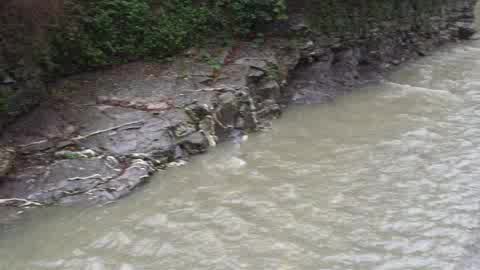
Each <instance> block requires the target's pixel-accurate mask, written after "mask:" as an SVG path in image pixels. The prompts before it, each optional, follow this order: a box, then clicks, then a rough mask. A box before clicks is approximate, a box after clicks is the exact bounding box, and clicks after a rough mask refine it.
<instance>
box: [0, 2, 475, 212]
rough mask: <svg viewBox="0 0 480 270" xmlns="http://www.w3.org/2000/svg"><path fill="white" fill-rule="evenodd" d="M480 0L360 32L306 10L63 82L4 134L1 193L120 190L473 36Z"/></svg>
mask: <svg viewBox="0 0 480 270" xmlns="http://www.w3.org/2000/svg"><path fill="white" fill-rule="evenodd" d="M474 2H475V1H463V2H461V1H460V2H458V3H457V2H453V1H452V2H451V3H450V2H449V3H448V5H446V6H445V7H444V8H445V9H444V10H441V9H438V10H436V12H439V14H430V13H425V14H424V13H421V14H416V13H415V12H419V11H418V9H415V5H414V6H412V7H410V6H409V5H410V4H409V5H406V6H405V8H406V11H407V10H410V11H411V12H412V13H411V14H409V15H408V16H405V17H401V18H398V20H395V21H394V23H393V24H392V22H393V21H389V25H390V26H391V27H390V28H389V29H390V30H388V31H387V30H386V31H379V29H383V28H384V27H385V23H386V22H385V21H383V19H378V18H376V17H372V18H371V19H372V24H373V26H378V27H379V28H376V27H372V29H370V31H368V32H366V33H363V34H362V33H357V34H352V33H351V34H352V35H346V34H345V33H342V32H341V31H337V32H335V33H332V34H331V35H330V36H326V35H324V34H321V33H316V32H315V31H313V30H312V29H310V28H309V27H308V26H307V24H306V22H304V21H302V18H303V19H304V17H305V16H291V21H290V22H289V23H290V25H288V26H285V25H284V26H283V28H282V30H280V31H279V33H276V34H275V35H273V36H267V37H262V38H261V39H256V40H254V41H251V42H237V43H235V44H233V45H232V46H229V47H223V48H220V47H213V48H209V49H207V48H205V49H191V50H189V51H187V52H185V54H184V55H179V56H178V57H176V58H175V59H174V60H173V61H172V62H170V63H166V64H146V63H140V62H139V63H132V64H128V65H125V66H121V67H118V68H114V69H112V70H107V71H102V72H97V73H93V74H82V75H79V76H76V77H72V78H67V79H66V80H62V81H60V82H58V83H56V84H54V85H52V86H51V92H52V94H53V96H52V99H51V101H50V102H47V103H45V104H43V105H41V106H40V107H39V108H38V109H36V110H35V111H33V112H32V113H30V114H29V115H27V116H25V117H23V118H21V119H19V120H18V121H17V122H16V123H15V124H13V125H11V126H10V127H9V128H7V129H6V130H4V131H3V132H2V138H1V142H2V143H3V144H5V145H10V146H13V147H14V148H15V149H16V150H17V156H16V159H15V164H16V166H15V168H14V170H13V171H12V172H10V173H9V177H8V178H2V179H4V180H3V181H2V183H1V185H2V188H0V196H1V197H2V198H11V197H15V198H21V199H28V200H30V201H33V202H35V203H40V204H44V205H50V204H57V203H60V204H75V203H87V204H95V203H103V202H109V201H112V200H116V199H118V198H120V197H123V196H125V195H126V194H129V193H130V192H131V191H132V190H133V189H135V188H136V187H137V186H139V185H141V184H143V183H145V181H146V180H147V179H148V178H149V176H150V175H151V174H152V173H153V172H155V171H157V170H158V169H163V168H165V167H168V166H174V165H175V164H176V162H178V161H179V160H182V159H187V158H188V157H189V156H192V155H195V154H199V153H203V152H205V151H207V149H208V148H210V147H212V146H215V145H217V143H219V142H222V141H224V140H227V139H229V138H230V137H231V136H232V135H235V134H240V135H241V134H242V133H245V132H249V131H256V130H260V129H263V128H264V127H268V126H269V121H270V120H271V119H273V118H276V117H278V116H279V115H280V114H281V113H282V111H283V108H284V107H285V105H286V104H288V102H289V101H290V100H292V99H293V100H294V101H296V102H299V103H319V102H324V101H331V100H332V99H333V98H334V97H335V96H336V95H338V94H341V93H344V92H349V91H351V90H352V89H354V88H355V87H358V86H359V85H362V84H364V83H367V82H369V81H375V80H377V81H378V80H379V78H380V77H379V75H380V74H383V73H384V72H385V71H387V70H389V69H390V67H392V66H395V65H399V64H401V63H402V62H405V61H407V60H408V59H412V58H416V57H418V56H419V55H425V54H428V53H429V52H430V51H432V50H433V49H434V48H437V47H438V46H440V45H441V44H445V43H448V42H451V41H457V40H458V39H459V38H467V37H468V36H469V35H471V34H472V33H473V28H472V23H473V4H474ZM390 8H391V7H390ZM432 11H433V10H432ZM446 11H448V12H446ZM377 15H378V14H377ZM435 15H438V16H435ZM440 15H441V16H440ZM380 17H382V16H380ZM420 19H421V20H420ZM299 20H300V21H299ZM419 23H421V24H422V27H419ZM392 27H393V28H392ZM7 161H8V162H10V160H7ZM4 173H5V172H3V171H1V172H0V175H2V174H4ZM8 202H12V201H8ZM13 202H17V201H15V200H14V201H13ZM18 202H19V203H20V204H23V203H24V201H22V200H20V201H18Z"/></svg>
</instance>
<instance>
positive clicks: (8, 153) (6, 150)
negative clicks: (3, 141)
mask: <svg viewBox="0 0 480 270" xmlns="http://www.w3.org/2000/svg"><path fill="white" fill-rule="evenodd" d="M15 156H16V151H15V149H14V148H12V147H7V146H0V176H5V175H7V174H8V173H9V172H10V170H11V169H12V168H13V165H14V162H15Z"/></svg>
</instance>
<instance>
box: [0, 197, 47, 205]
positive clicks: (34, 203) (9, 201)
mask: <svg viewBox="0 0 480 270" xmlns="http://www.w3.org/2000/svg"><path fill="white" fill-rule="evenodd" d="M12 202H22V203H23V204H21V205H20V207H26V206H30V205H35V206H42V205H43V204H41V203H38V202H33V201H29V200H25V199H19V198H9V199H0V205H1V204H8V203H12Z"/></svg>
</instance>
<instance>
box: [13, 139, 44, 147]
mask: <svg viewBox="0 0 480 270" xmlns="http://www.w3.org/2000/svg"><path fill="white" fill-rule="evenodd" d="M47 142H48V140H41V141H37V142H32V143H29V144H22V145H19V146H18V147H20V148H26V147H29V146H32V145H37V144H42V143H47Z"/></svg>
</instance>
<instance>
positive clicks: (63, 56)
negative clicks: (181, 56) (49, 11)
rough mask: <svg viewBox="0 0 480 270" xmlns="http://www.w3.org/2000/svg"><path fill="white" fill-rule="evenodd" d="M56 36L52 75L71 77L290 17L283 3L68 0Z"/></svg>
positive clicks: (251, 0)
mask: <svg viewBox="0 0 480 270" xmlns="http://www.w3.org/2000/svg"><path fill="white" fill-rule="evenodd" d="M65 9H66V12H65V17H64V20H63V24H62V26H61V29H60V31H58V29H55V31H52V33H51V35H50V36H51V39H52V40H51V46H50V47H49V55H51V57H50V58H45V57H42V58H41V59H42V62H43V64H44V66H45V67H48V69H49V70H51V71H54V72H53V73H56V74H58V73H60V74H62V73H72V72H77V71H81V70H86V69H91V68H96V67H99V66H105V65H111V64H117V63H122V62H127V61H130V60H133V59H139V58H146V57H151V58H161V57H165V56H169V55H172V54H173V53H175V52H178V51H179V50H182V49H185V48H188V47H190V46H192V45H197V44H199V43H201V42H202V40H203V39H205V37H209V36H211V34H216V35H218V34H219V33H222V34H223V35H225V36H243V35H246V34H248V33H249V32H251V31H253V30H255V26H256V25H260V24H264V23H267V22H271V21H273V20H276V19H282V18H284V16H286V15H285V14H286V8H285V4H284V1H283V0H210V1H201V2H200V3H198V1H195V3H194V1H192V0H176V1H162V3H161V4H156V3H155V1H154V0H83V1H76V0H69V2H67V3H66V6H65Z"/></svg>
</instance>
